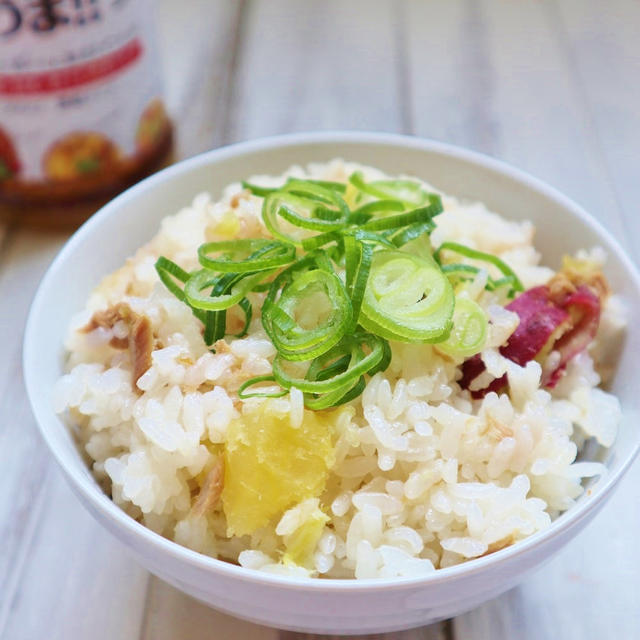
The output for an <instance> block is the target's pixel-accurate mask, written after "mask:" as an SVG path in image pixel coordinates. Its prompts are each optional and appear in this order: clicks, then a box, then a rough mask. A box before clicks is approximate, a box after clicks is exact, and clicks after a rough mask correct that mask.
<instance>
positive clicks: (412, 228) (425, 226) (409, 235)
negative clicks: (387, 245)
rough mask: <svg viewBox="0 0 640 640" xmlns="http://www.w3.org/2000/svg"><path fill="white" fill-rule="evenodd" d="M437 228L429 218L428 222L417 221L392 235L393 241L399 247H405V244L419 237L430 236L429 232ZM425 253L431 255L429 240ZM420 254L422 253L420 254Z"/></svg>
mask: <svg viewBox="0 0 640 640" xmlns="http://www.w3.org/2000/svg"><path fill="white" fill-rule="evenodd" d="M434 229H435V224H434V223H433V222H432V221H431V220H428V221H427V222H415V223H414V224H411V225H409V226H408V227H406V228H404V229H401V230H400V231H398V232H396V233H394V234H393V236H391V242H392V243H393V244H394V245H395V246H396V247H398V248H400V247H404V245H406V244H408V243H409V242H413V241H414V240H418V239H419V238H423V237H424V238H427V239H428V238H429V233H431V231H433V230H434ZM424 250H425V253H424V255H427V254H428V255H431V243H430V242H428V244H427V245H426V247H424ZM418 255H420V254H418Z"/></svg>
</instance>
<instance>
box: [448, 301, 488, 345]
mask: <svg viewBox="0 0 640 640" xmlns="http://www.w3.org/2000/svg"><path fill="white" fill-rule="evenodd" d="M487 325H488V322H487V316H486V315H485V313H484V311H483V310H482V307H481V306H480V305H479V304H477V303H476V302H474V301H473V300H471V299H469V298H462V297H459V298H457V299H456V307H455V310H454V312H453V328H452V329H451V333H450V334H449V337H448V338H447V339H446V340H445V341H444V342H439V343H438V344H437V345H436V347H437V348H438V350H439V351H443V352H444V353H447V354H449V355H451V356H460V357H465V358H468V357H470V356H473V355H475V354H476V353H480V351H482V349H484V345H485V342H486V339H487Z"/></svg>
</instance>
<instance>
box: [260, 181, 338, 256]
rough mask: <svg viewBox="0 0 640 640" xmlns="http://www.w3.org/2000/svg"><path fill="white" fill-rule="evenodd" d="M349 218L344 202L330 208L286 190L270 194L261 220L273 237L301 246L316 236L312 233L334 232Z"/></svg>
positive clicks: (263, 207)
mask: <svg viewBox="0 0 640 640" xmlns="http://www.w3.org/2000/svg"><path fill="white" fill-rule="evenodd" d="M329 193H330V194H331V195H334V198H335V199H338V196H335V194H333V193H332V192H329ZM343 205H344V206H343ZM347 215H348V209H347V208H346V204H344V201H342V204H333V205H331V206H330V205H328V204H327V203H325V202H319V201H318V200H315V199H309V198H308V197H301V196H300V195H297V194H294V193H289V192H286V191H277V192H275V193H271V194H269V195H268V196H267V197H266V198H265V199H264V203H263V205H262V219H263V220H264V223H265V226H266V227H267V229H269V231H270V232H271V233H272V235H274V236H275V237H276V238H279V239H280V240H284V241H285V242H290V243H293V244H296V245H298V246H300V245H301V244H302V241H303V240H304V239H305V238H308V237H309V236H311V235H313V234H311V233H309V232H310V231H322V232H326V231H335V230H336V229H340V228H342V227H344V225H345V224H346V219H347Z"/></svg>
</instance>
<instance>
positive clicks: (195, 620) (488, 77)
mask: <svg viewBox="0 0 640 640" xmlns="http://www.w3.org/2000/svg"><path fill="white" fill-rule="evenodd" d="M158 4H159V9H160V11H159V14H160V15H159V18H160V36H161V39H162V44H163V46H164V51H165V53H166V56H165V58H166V60H165V63H166V64H165V69H166V77H167V90H168V97H169V102H170V107H171V108H172V110H173V113H174V114H175V115H176V116H177V121H178V126H179V148H178V151H179V154H180V156H187V155H192V154H194V153H197V152H199V151H202V150H204V149H207V148H210V147H212V146H217V145H220V144H224V143H229V142H233V141H236V140H242V139H247V138H253V137H257V136H263V135H269V134H277V133H284V132H290V131H300V130H315V129H370V130H381V131H395V132H403V133H409V134H415V135H419V136H425V137H432V138H436V139H440V140H445V141H448V142H452V143H456V144H460V145H464V146H467V147H471V148H473V149H477V150H479V151H483V152H485V153H488V154H491V155H493V156H495V157H498V158H500V159H503V160H506V161H509V162H512V163H514V164H515V165H517V166H519V167H521V168H523V169H525V170H528V171H530V172H531V173H533V174H534V175H536V176H538V177H540V178H542V179H544V180H547V181H548V182H550V183H551V184H552V185H554V186H556V187H558V188H560V189H561V190H563V191H564V192H566V193H567V194H568V195H570V196H572V197H573V198H574V199H576V200H577V201H578V202H580V203H581V204H583V205H584V206H585V207H586V208H587V209H588V210H589V211H590V212H592V213H593V214H594V215H595V216H597V217H598V218H599V219H600V220H601V221H603V222H604V223H605V225H606V226H607V227H608V228H610V229H611V230H612V231H613V233H614V234H615V235H616V236H617V237H618V238H619V239H620V240H621V241H622V243H623V244H624V245H626V247H627V248H628V250H629V251H630V252H631V254H632V255H637V251H638V249H639V247H640V215H638V214H640V208H639V206H638V203H639V202H640V173H639V168H640V3H639V2H638V1H637V0H609V1H608V2H607V3H603V2H601V1H600V0H537V1H536V0H518V1H515V0H440V1H438V0H433V1H427V0H424V1H420V0H416V1H413V2H412V1H407V2H394V1H393V0H386V1H378V0H344V1H341V0H308V1H306V2H302V1H300V0H254V1H246V2H234V1H232V0H218V1H216V2H213V1H211V0H182V1H180V2H178V1H177V0H163V1H162V2H159V3H158ZM64 240H65V237H64V236H63V235H39V234H35V233H31V232H28V231H24V230H19V229H11V228H9V229H2V228H0V336H1V340H0V470H1V474H2V475H1V477H2V480H1V481H0V640H32V639H40V638H47V639H48V640H54V639H64V640H75V639H77V638H92V639H95V640H106V639H111V638H115V639H118V640H133V639H137V638H140V639H144V640H168V639H172V640H173V639H182V638H185V639H186V638H189V639H190V640H198V639H205V638H207V639H211V638H215V639H218V638H220V639H227V638H228V639H231V640H234V639H240V638H254V637H255V638H258V637H260V638H263V639H264V640H271V639H273V640H276V639H277V638H280V640H284V639H291V638H294V637H300V636H297V635H296V634H288V633H286V632H278V631H276V630H272V629H265V628H261V627H256V626H255V625H251V624H248V623H244V622H240V621H236V620H234V619H232V618H229V617H227V616H224V615H222V614H220V613H217V612H214V611H212V610H210V609H208V608H206V607H205V606H203V605H201V604H199V603H197V602H195V601H194V600H192V599H190V598H188V597H187V596H184V595H183V594H181V593H180V592H178V591H176V590H174V589H173V588H171V587H169V586H167V585H166V584H165V583H163V582H161V581H160V580H158V579H157V578H154V577H152V576H150V575H149V574H148V573H147V572H146V571H144V570H143V569H141V568H140V567H138V566H137V565H136V564H135V563H134V562H133V561H132V559H131V558H130V557H129V556H128V555H127V552H126V551H125V550H124V549H123V548H122V547H121V546H120V545H119V544H118V543H116V541H115V540H113V539H112V538H111V537H110V536H109V535H108V534H106V533H105V532H103V531H102V530H101V528H100V527H99V526H98V525H97V524H96V523H95V522H94V521H93V519H92V518H91V517H90V516H89V515H88V514H87V513H86V512H85V511H84V509H83V508H82V507H81V506H80V504H79V503H78V502H77V501H76V499H75V498H74V497H73V496H72V494H71V492H70V490H69V488H68V487H67V485H66V484H65V482H64V481H63V480H62V478H61V475H60V473H59V471H58V470H57V469H56V468H55V466H54V465H53V463H52V461H51V459H50V457H49V455H48V452H47V450H46V449H45V447H44V444H43V443H42V442H41V440H40V438H39V436H38V434H37V432H36V428H35V425H34V421H33V418H32V416H31V413H30V410H29V408H28V405H27V400H26V397H25V392H24V389H23V384H22V377H21V364H20V358H21V340H22V333H23V325H24V320H25V317H26V313H27V309H28V306H29V303H30V300H31V297H32V295H33V292H34V290H35V287H36V285H37V282H38V280H39V279H40V277H41V275H42V273H43V272H44V270H45V268H46V267H47V265H48V263H49V262H50V261H51V259H52V258H53V256H54V255H55V253H56V251H57V250H58V249H59V248H60V246H61V245H62V243H63V242H64ZM639 487H640V464H638V463H637V464H636V465H635V466H634V467H633V468H632V470H631V472H630V473H629V474H628V476H627V477H626V478H625V480H624V481H623V483H622V485H621V486H620V489H619V491H618V492H617V493H616V495H615V496H614V498H613V499H612V500H611V502H610V504H609V505H608V506H607V507H606V508H605V509H604V511H603V512H602V514H601V515H600V516H598V518H597V519H596V521H595V522H594V523H593V524H592V525H590V526H589V528H588V529H587V530H586V531H585V532H583V533H582V534H581V535H580V536H579V537H578V538H577V539H576V540H575V542H574V543H572V544H571V545H570V546H569V548H567V549H566V550H565V551H563V552H562V553H561V554H560V555H558V556H557V557H556V558H554V559H553V561H551V562H550V563H549V564H547V565H546V566H545V567H544V568H543V569H542V570H541V571H540V572H539V573H538V574H537V575H535V576H534V577H533V578H531V579H529V580H528V581H526V582H525V583H523V584H522V585H521V586H520V587H518V588H516V589H514V590H512V591H510V592H509V593H507V594H506V595H504V596H502V597H500V598H497V599H495V600H493V601H491V602H489V603H487V604H485V605H483V606H481V607H479V608H478V609H476V610H475V611H471V612H470V613H467V614H465V615H462V616H460V617H458V618H456V619H454V620H450V621H447V622H446V623H443V624H440V625H434V626H432V627H427V628H424V629H419V630H415V631H412V632H407V633H405V634H387V635H386V636H382V637H384V638H391V637H394V638H399V639H400V638H402V639H404V640H409V639H412V640H415V639H417V638H424V639H431V638H443V639H454V638H455V639H456V640H480V639H485V638H491V639H492V640H502V639H505V640H506V639H511V638H522V639H524V640H533V639H536V640H547V639H549V640H551V639H554V640H555V639H558V638H561V639H564V640H572V639H575V640H578V639H579V640H590V639H594V640H595V639H597V640H600V639H602V638H615V639H616V640H618V639H619V640H627V639H629V640H631V639H635V638H640V584H639V576H640V545H639V544H638V542H637V537H638V531H640V498H639V493H640V489H639ZM302 637H304V636H302Z"/></svg>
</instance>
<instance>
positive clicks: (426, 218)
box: [362, 204, 440, 231]
mask: <svg viewBox="0 0 640 640" xmlns="http://www.w3.org/2000/svg"><path fill="white" fill-rule="evenodd" d="M438 213H440V212H439V211H438V208H437V207H435V206H433V205H431V204H429V205H427V206H426V207H420V208H419V209H412V210H411V211H406V212H405V213H399V214H397V215H395V216H387V217H385V218H373V219H372V220H369V222H365V223H364V224H363V225H362V228H363V229H365V230H366V231H382V230H385V229H401V228H403V227H406V226H407V225H410V224H415V223H429V222H431V220H432V219H433V217H434V216H436V215H437V214H438Z"/></svg>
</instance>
